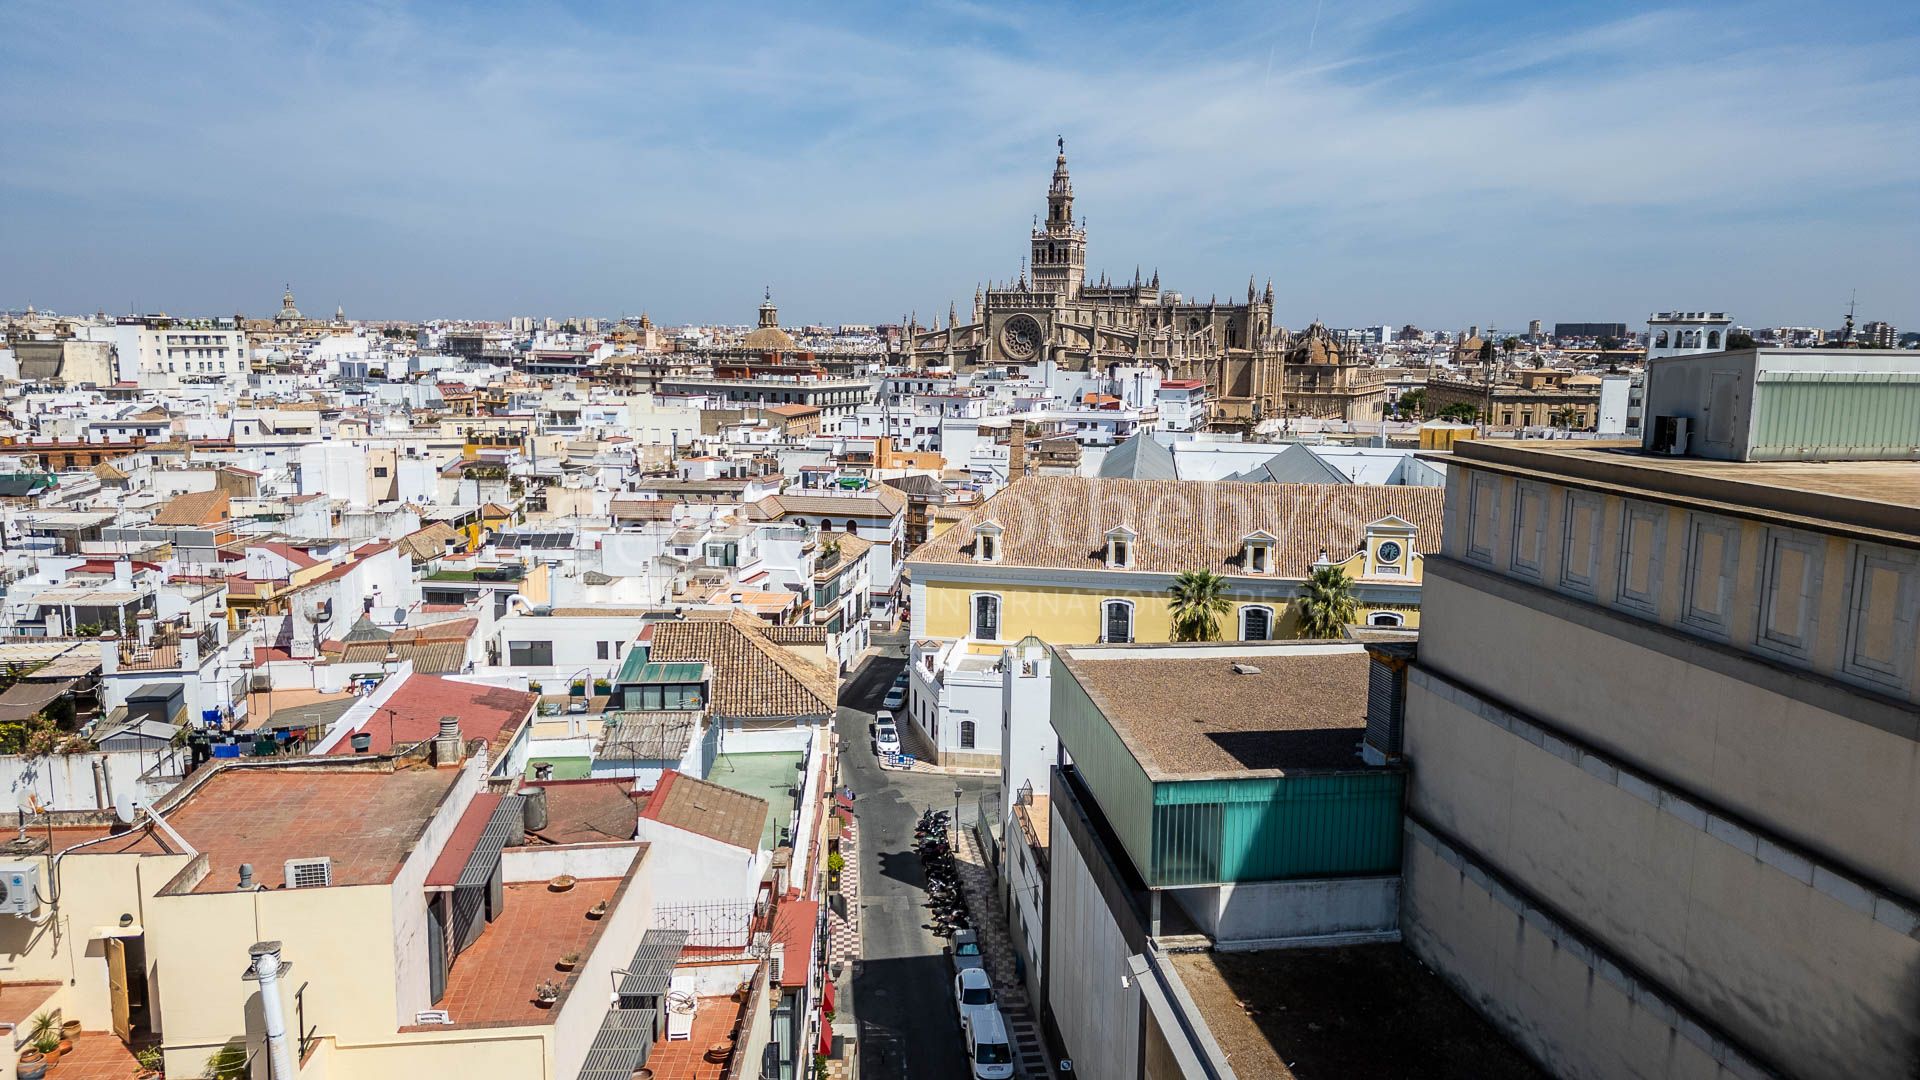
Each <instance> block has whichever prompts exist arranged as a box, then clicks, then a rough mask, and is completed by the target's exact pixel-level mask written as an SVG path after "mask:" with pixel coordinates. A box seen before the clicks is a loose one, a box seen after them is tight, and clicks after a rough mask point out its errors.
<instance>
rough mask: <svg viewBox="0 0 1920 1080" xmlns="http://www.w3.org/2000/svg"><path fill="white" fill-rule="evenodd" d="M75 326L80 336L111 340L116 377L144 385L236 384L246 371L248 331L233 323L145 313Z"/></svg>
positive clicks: (158, 388)
mask: <svg viewBox="0 0 1920 1080" xmlns="http://www.w3.org/2000/svg"><path fill="white" fill-rule="evenodd" d="M76 329H77V331H78V336H79V337H80V338H81V339H83V340H87V341H105V342H110V343H112V345H113V348H114V351H115V352H116V353H117V354H118V357H119V361H118V367H117V371H116V373H117V375H118V377H119V381H121V382H137V383H139V384H140V385H141V387H142V388H144V389H152V390H167V389H177V388H178V387H180V386H181V385H182V384H185V383H195V382H224V383H230V384H234V385H238V383H239V382H240V381H241V380H244V379H245V378H246V376H247V370H248V365H247V335H246V332H245V331H243V330H238V329H234V328H232V327H231V326H224V327H223V326H221V325H219V324H215V323H206V322H192V323H190V322H175V321H173V320H171V319H166V318H155V317H152V316H147V317H142V318H138V319H131V318H130V319H125V320H122V321H120V322H116V323H114V324H113V325H111V326H80V327H77V328H76Z"/></svg>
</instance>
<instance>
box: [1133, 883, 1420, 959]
mask: <svg viewBox="0 0 1920 1080" xmlns="http://www.w3.org/2000/svg"><path fill="white" fill-rule="evenodd" d="M1167 898H1168V901H1169V902H1175V903H1178V904H1179V905H1180V906H1181V908H1183V909H1184V910H1185V911H1186V912H1187V914H1189V915H1191V916H1192V917H1193V920H1194V922H1196V923H1198V924H1199V926H1200V931H1201V932H1202V933H1204V934H1206V935H1207V936H1208V937H1211V938H1213V939H1214V941H1215V943H1216V945H1217V947H1218V948H1221V949H1231V948H1233V947H1235V945H1236V944H1238V945H1239V946H1240V947H1242V948H1254V947H1260V948H1270V947H1272V946H1273V945H1275V944H1278V943H1280V942H1283V941H1288V940H1293V941H1296V942H1297V943H1299V944H1335V943H1338V942H1340V941H1343V940H1344V941H1353V940H1384V939H1389V938H1391V937H1392V936H1393V935H1394V934H1396V933H1397V932H1398V923H1399V917H1400V878H1399V876H1398V875H1395V876H1392V877H1358V878H1320V879H1313V880H1302V881H1260V882H1247V883H1245V884H1238V885H1214V886H1208V887H1206V888H1200V889H1174V890H1171V891H1169V893H1168V894H1167ZM1307 939H1325V940H1307Z"/></svg>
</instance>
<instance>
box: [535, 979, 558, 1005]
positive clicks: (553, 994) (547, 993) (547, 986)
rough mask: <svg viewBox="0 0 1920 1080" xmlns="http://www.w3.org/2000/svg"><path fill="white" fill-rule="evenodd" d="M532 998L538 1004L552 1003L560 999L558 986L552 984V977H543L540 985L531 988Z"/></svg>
mask: <svg viewBox="0 0 1920 1080" xmlns="http://www.w3.org/2000/svg"><path fill="white" fill-rule="evenodd" d="M533 1000H534V1001H535V1002H537V1003H538V1004H540V1005H552V1004H553V1003H554V1002H556V1001H559V1000H560V988H559V987H558V986H556V985H554V982H553V980H552V979H543V980H541V982H540V985H538V986H536V987H534V988H533Z"/></svg>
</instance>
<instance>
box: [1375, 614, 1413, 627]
mask: <svg viewBox="0 0 1920 1080" xmlns="http://www.w3.org/2000/svg"><path fill="white" fill-rule="evenodd" d="M1406 624H1407V620H1406V616H1404V615H1401V614H1399V613H1398V612H1393V611H1376V612H1374V613H1373V614H1372V615H1369V616H1367V625H1368V626H1405V625H1406Z"/></svg>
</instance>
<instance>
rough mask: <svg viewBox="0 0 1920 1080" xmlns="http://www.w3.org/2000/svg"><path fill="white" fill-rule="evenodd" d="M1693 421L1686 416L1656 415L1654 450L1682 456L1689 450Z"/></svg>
mask: <svg viewBox="0 0 1920 1080" xmlns="http://www.w3.org/2000/svg"><path fill="white" fill-rule="evenodd" d="M1691 426H1692V423H1691V421H1690V420H1689V419H1688V418H1687V417H1684V416H1656V417H1654V418H1653V452H1654V453H1656V454H1670V455H1672V456H1674V457H1681V456H1683V455H1685V454H1686V452H1687V436H1688V434H1689V431H1688V429H1689V428H1690V427H1691Z"/></svg>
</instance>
